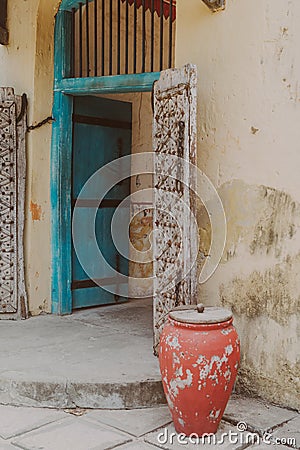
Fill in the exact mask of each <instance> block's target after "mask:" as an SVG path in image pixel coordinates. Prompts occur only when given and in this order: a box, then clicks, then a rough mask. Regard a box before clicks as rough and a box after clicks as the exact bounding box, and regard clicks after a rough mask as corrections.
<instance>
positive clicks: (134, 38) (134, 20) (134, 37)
mask: <svg viewBox="0 0 300 450" xmlns="http://www.w3.org/2000/svg"><path fill="white" fill-rule="evenodd" d="M133 14H134V17H133V73H136V57H137V55H136V51H137V47H136V45H137V42H136V40H137V0H134V13H133Z"/></svg>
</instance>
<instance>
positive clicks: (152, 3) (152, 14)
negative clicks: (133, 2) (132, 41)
mask: <svg viewBox="0 0 300 450" xmlns="http://www.w3.org/2000/svg"><path fill="white" fill-rule="evenodd" d="M154 42H155V35H154V0H151V58H150V59H151V72H154Z"/></svg>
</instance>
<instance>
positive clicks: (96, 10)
mask: <svg viewBox="0 0 300 450" xmlns="http://www.w3.org/2000/svg"><path fill="white" fill-rule="evenodd" d="M94 76H95V77H97V76H98V0H94Z"/></svg>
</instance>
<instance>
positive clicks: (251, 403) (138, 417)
mask: <svg viewBox="0 0 300 450" xmlns="http://www.w3.org/2000/svg"><path fill="white" fill-rule="evenodd" d="M0 417H1V420H0V436H1V438H0V449H6V450H8V449H16V448H22V449H26V450H37V449H39V450H41V449H45V450H92V449H93V450H96V449H97V450H104V449H113V448H118V449H120V450H151V449H154V448H162V449H170V450H172V449H174V450H178V449H188V450H191V449H194V448H203V449H204V450H205V449H209V448H212V447H216V448H220V449H224V450H226V449H232V450H236V449H242V448H243V449H244V448H250V449H252V448H253V449H254V448H257V449H270V448H274V449H278V450H280V449H285V450H287V449H288V447H287V446H286V445H282V444H281V443H285V444H289V446H290V447H291V446H293V445H295V441H296V442H297V448H299V447H300V415H299V414H297V413H296V412H295V411H290V410H286V409H282V408H278V407H275V406H272V405H267V404H265V403H263V402H260V401H257V400H253V399H244V398H241V397H233V398H232V400H230V403H229V405H228V408H227V410H226V414H225V416H224V420H223V421H222V423H221V427H220V430H219V431H218V434H217V435H216V436H217V437H216V439H217V441H215V442H212V443H209V442H208V441H207V440H206V444H202V443H200V444H199V443H198V445H196V444H197V442H195V441H192V442H191V441H190V440H189V439H187V438H186V439H185V442H186V444H184V443H182V442H180V439H183V438H182V437H181V436H179V437H178V436H177V435H176V433H175V434H174V428H173V426H172V424H171V418H170V415H169V412H168V409H167V408H166V407H157V408H152V409H135V410H130V411H128V410H122V411H116V410H110V411H109V410H106V411H104V410H94V411H89V410H80V409H74V410H65V411H64V410H60V411H59V410H51V409H45V408H44V409H41V408H24V407H11V406H0ZM237 423H239V425H238V427H239V428H240V429H242V428H243V427H246V426H247V428H248V430H249V431H246V432H240V433H238V428H237ZM230 431H231V433H238V434H237V435H231V437H230V436H229V433H230ZM250 432H251V433H252V434H251V436H252V438H253V439H255V441H254V442H258V439H261V442H260V444H259V445H255V446H252V445H251V441H250V444H249V441H247V439H249V436H250ZM172 433H173V434H172ZM223 433H227V435H226V436H224V443H223V444H222V445H221V444H220V440H221V436H222V434H223ZM266 433H267V434H266ZM247 435H248V438H247ZM263 435H265V440H266V443H263V441H262V436H263ZM178 439H179V440H178ZM237 439H238V443H236V442H237V441H236V440H237ZM294 440H295V441H294ZM166 441H167V442H166ZM172 442H173V443H172ZM183 442H184V441H183ZM218 442H219V444H218ZM252 442H253V441H252ZM272 443H273V444H276V446H273V445H270V444H272ZM248 444H249V445H248Z"/></svg>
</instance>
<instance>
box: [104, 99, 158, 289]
mask: <svg viewBox="0 0 300 450" xmlns="http://www.w3.org/2000/svg"><path fill="white" fill-rule="evenodd" d="M101 97H106V98H112V99H115V100H123V101H127V102H131V103H132V150H131V153H132V154H133V155H134V154H135V153H145V152H152V121H153V113H152V106H151V93H149V92H136V93H129V94H114V95H101ZM133 164H135V162H134V160H133ZM134 169H135V171H136V172H139V173H140V174H139V175H137V176H134V177H132V179H131V193H136V192H137V193H139V194H138V196H137V197H135V198H134V201H133V202H132V203H131V218H132V219H131V224H130V241H131V243H132V246H133V247H134V249H136V250H138V251H139V252H143V253H144V257H145V258H144V260H145V261H147V260H149V253H146V252H147V250H149V249H150V248H151V235H152V231H153V214H152V209H151V208H150V204H151V203H152V197H151V193H150V192H149V191H148V192H145V189H151V188H152V187H153V178H152V175H151V174H145V173H144V172H145V168H144V167H136V166H135V167H134ZM147 169H149V167H148V168H147ZM141 259H142V260H143V257H142V258H141ZM129 273H130V276H131V277H133V278H136V280H135V281H134V282H130V284H129V295H130V296H131V297H140V296H145V297H148V296H151V294H152V280H151V278H150V277H152V274H153V264H152V262H145V263H137V262H133V261H130V264H129ZM139 278H143V279H145V278H149V282H145V281H143V284H141V283H139V280H138V279H139Z"/></svg>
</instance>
